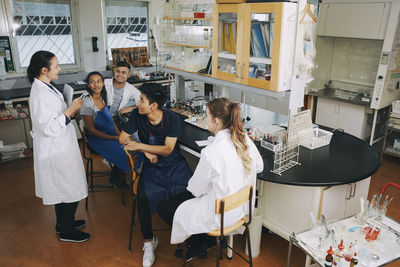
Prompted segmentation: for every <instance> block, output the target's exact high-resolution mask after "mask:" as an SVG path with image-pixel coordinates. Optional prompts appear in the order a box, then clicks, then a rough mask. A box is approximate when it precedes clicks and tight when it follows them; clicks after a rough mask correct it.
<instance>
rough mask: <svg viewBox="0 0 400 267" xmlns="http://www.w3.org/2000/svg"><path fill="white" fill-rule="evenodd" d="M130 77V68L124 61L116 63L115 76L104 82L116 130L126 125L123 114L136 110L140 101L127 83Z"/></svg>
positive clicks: (136, 91)
mask: <svg viewBox="0 0 400 267" xmlns="http://www.w3.org/2000/svg"><path fill="white" fill-rule="evenodd" d="M130 76H131V66H130V65H129V63H128V62H126V61H118V62H117V65H116V67H115V75H114V77H113V78H111V79H105V80H104V86H105V87H106V91H107V105H109V106H110V111H111V116H112V117H113V120H114V121H115V122H116V124H117V126H118V128H119V129H120V130H122V127H123V126H124V125H125V124H126V122H127V120H128V118H126V117H125V118H124V114H128V115H129V113H130V112H132V110H134V109H135V108H137V104H138V102H139V100H140V91H139V90H138V89H137V88H136V87H135V86H133V85H131V84H130V83H128V82H127V80H128V78H129V77H130Z"/></svg>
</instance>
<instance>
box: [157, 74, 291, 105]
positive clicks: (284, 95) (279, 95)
mask: <svg viewBox="0 0 400 267" xmlns="http://www.w3.org/2000/svg"><path fill="white" fill-rule="evenodd" d="M164 70H165V71H166V72H169V73H174V74H176V75H179V76H182V77H184V78H186V79H192V80H195V81H200V82H204V83H209V84H215V85H222V86H227V87H230V88H234V89H239V90H246V91H248V92H253V93H257V94H260V95H265V96H268V97H271V98H273V99H275V100H277V99H280V100H282V101H284V100H287V101H289V97H290V91H284V92H274V91H270V90H261V89H260V88H257V87H253V86H248V85H243V84H240V83H235V82H230V81H226V80H221V79H217V78H213V77H211V76H210V75H206V74H202V73H193V72H187V71H184V70H181V69H177V68H174V67H168V66H165V67H164ZM288 103H289V102H288Z"/></svg>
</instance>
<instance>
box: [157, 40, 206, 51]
mask: <svg viewBox="0 0 400 267" xmlns="http://www.w3.org/2000/svg"><path fill="white" fill-rule="evenodd" d="M164 44H165V45H176V46H183V47H191V48H203V49H209V50H211V47H210V46H205V45H193V44H181V43H175V42H164Z"/></svg>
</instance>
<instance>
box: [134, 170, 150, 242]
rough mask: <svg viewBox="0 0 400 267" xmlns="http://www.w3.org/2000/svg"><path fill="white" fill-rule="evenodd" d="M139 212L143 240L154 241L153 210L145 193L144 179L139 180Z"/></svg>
mask: <svg viewBox="0 0 400 267" xmlns="http://www.w3.org/2000/svg"><path fill="white" fill-rule="evenodd" d="M137 210H138V217H139V222H140V229H141V232H142V235H143V239H152V238H153V227H152V223H151V210H150V207H149V201H148V200H147V197H146V193H145V191H144V179H142V178H141V179H139V183H138V188H137Z"/></svg>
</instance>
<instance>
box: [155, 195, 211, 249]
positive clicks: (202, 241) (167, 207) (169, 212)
mask: <svg viewBox="0 0 400 267" xmlns="http://www.w3.org/2000/svg"><path fill="white" fill-rule="evenodd" d="M192 198H194V196H193V195H192V193H190V192H189V191H187V190H186V191H185V192H182V193H180V194H177V195H175V196H173V197H171V199H169V200H166V201H162V202H160V203H158V205H157V212H158V214H159V215H160V217H161V218H162V219H163V220H164V221H165V222H166V223H167V224H168V225H169V226H172V223H173V220H174V215H175V212H176V210H177V209H178V207H179V205H181V204H182V203H183V202H185V201H186V200H189V199H192ZM207 239H208V236H207V234H195V235H192V236H191V237H189V238H188V240H187V245H188V246H189V247H196V248H197V249H205V248H206V242H207Z"/></svg>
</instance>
